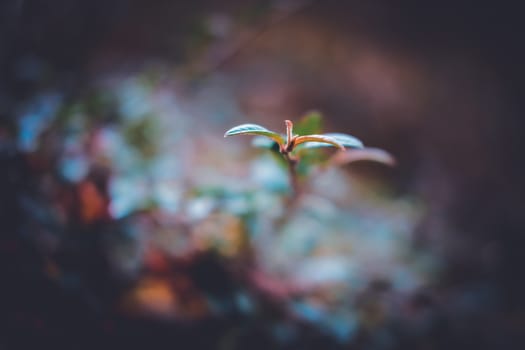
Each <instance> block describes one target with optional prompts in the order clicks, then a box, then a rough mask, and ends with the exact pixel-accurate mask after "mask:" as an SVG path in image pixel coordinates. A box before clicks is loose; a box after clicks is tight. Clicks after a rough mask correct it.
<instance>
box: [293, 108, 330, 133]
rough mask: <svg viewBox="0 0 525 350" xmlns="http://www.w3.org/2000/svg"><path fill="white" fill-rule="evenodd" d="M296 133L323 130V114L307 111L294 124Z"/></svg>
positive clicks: (319, 131)
mask: <svg viewBox="0 0 525 350" xmlns="http://www.w3.org/2000/svg"><path fill="white" fill-rule="evenodd" d="M294 130H295V133H296V134H298V135H309V134H319V133H321V132H322V131H323V116H322V115H321V113H319V112H317V111H312V112H309V113H307V114H306V115H305V116H304V117H302V118H301V120H299V121H298V122H297V123H295V126H294Z"/></svg>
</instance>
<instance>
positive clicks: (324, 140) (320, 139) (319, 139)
mask: <svg viewBox="0 0 525 350" xmlns="http://www.w3.org/2000/svg"><path fill="white" fill-rule="evenodd" d="M305 142H309V143H315V144H321V145H325V146H329V145H331V146H334V147H337V148H339V149H340V150H342V151H344V150H345V146H344V145H343V144H342V143H340V142H339V141H338V140H337V139H335V138H334V137H331V136H328V135H304V136H297V137H296V138H295V143H294V146H298V145H300V144H302V143H305ZM307 145H308V144H307ZM307 147H308V146H307Z"/></svg>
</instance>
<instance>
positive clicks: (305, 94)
mask: <svg viewBox="0 0 525 350" xmlns="http://www.w3.org/2000/svg"><path fill="white" fill-rule="evenodd" d="M274 5H275V3H270V2H264V1H259V2H258V1H227V2H224V3H222V4H220V5H219V4H217V3H216V2H213V1H192V2H180V1H154V2H152V1H143V0H130V1H125V0H109V1H79V0H73V1H71V0H70V1H65V0H61V1H60V0H57V1H52V2H49V1H36V0H33V1H31V0H29V1H14V0H4V1H2V2H1V3H0V115H1V117H2V126H1V129H0V141H1V143H2V145H1V147H2V150H1V154H2V155H1V162H2V166H1V169H2V171H1V177H0V188H1V190H0V196H1V198H2V200H1V202H2V203H1V210H0V218H1V219H0V222H1V227H2V230H1V231H2V232H1V238H0V273H1V275H0V278H1V280H2V284H1V288H0V290H1V292H0V349H4V348H5V349H17V348H33V347H35V346H44V345H46V346H51V347H55V348H56V347H58V348H92V347H95V346H96V347H103V348H109V347H118V348H124V347H130V348H145V347H156V348H165V347H166V348H167V347H176V348H215V347H216V346H217V348H220V347H218V345H216V344H217V342H218V340H217V339H220V338H221V336H222V335H223V334H225V333H227V332H228V330H230V329H231V328H234V327H235V325H237V324H239V323H242V322H246V320H244V319H242V318H241V319H239V317H240V316H238V315H227V316H221V317H212V318H208V319H205V320H204V321H198V322H176V323H173V322H166V321H163V320H156V319H150V318H130V317H127V316H125V315H123V314H121V313H119V312H118V311H116V310H115V309H114V300H115V299H116V298H117V296H118V295H120V293H121V292H122V290H123V289H126V288H127V285H125V284H122V283H120V282H117V281H115V280H114V276H112V275H111V274H109V273H108V264H109V263H108V262H107V261H106V259H105V258H104V255H103V252H102V251H101V249H100V247H98V246H97V244H98V243H97V242H98V241H97V239H93V240H88V241H83V240H82V239H83V238H82V237H84V236H83V235H82V234H81V233H78V232H82V231H83V230H87V231H89V232H90V234H92V235H93V237H97V235H102V234H103V232H104V231H105V230H107V225H108V224H100V223H98V224H92V225H88V226H85V225H80V224H79V225H78V227H76V228H75V230H76V231H77V236H71V237H70V238H68V239H69V240H70V242H69V243H68V244H65V248H63V249H61V250H60V251H59V252H58V253H56V256H55V257H54V258H56V260H57V261H58V264H59V265H61V266H64V268H65V269H68V270H70V271H72V276H75V275H76V274H79V275H81V276H83V278H85V279H84V281H85V282H84V283H85V284H86V285H83V286H77V287H75V288H68V287H67V286H64V284H55V283H52V282H50V281H49V280H48V279H46V277H45V276H44V275H43V274H42V273H41V270H42V266H46V264H47V260H46V259H47V257H46V256H45V254H42V253H41V251H40V250H39V249H37V248H35V244H34V242H33V241H32V240H30V239H27V231H28V228H27V225H26V224H27V221H28V219H27V216H28V215H30V214H28V212H31V213H33V212H32V211H31V209H29V211H28V209H27V207H24V204H23V203H24V200H23V198H25V197H31V196H35V195H36V193H37V192H38V190H37V188H36V187H37V186H36V185H35V183H36V182H38V181H39V180H37V179H38V177H39V176H40V175H41V173H39V172H38V171H36V170H35V167H34V161H35V157H34V156H33V157H31V156H28V155H27V154H26V153H24V152H23V151H20V150H19V149H17V147H16V143H15V142H14V141H13V140H14V139H15V137H14V136H13V135H16V124H17V118H18V115H19V113H20V108H21V106H23V105H24V104H25V103H27V101H31V99H32V98H34V96H37V95H38V93H39V92H41V91H43V90H47V89H50V88H52V89H55V90H59V91H62V92H63V93H64V95H65V98H66V100H67V99H74V98H77V97H78V96H84V95H83V94H86V91H87V90H89V88H90V86H91V82H92V81H94V80H95V79H97V78H99V77H101V76H104V75H105V74H108V73H111V72H130V71H131V72H133V71H136V70H140V69H141V67H143V66H144V65H145V64H146V63H148V64H150V63H151V62H163V63H166V62H168V63H169V64H170V65H173V66H174V67H176V69H180V70H183V73H182V75H183V76H184V77H185V79H186V82H187V83H188V84H189V85H190V86H199V84H201V83H202V81H205V80H206V79H207V78H208V77H209V76H210V75H213V74H216V73H217V72H219V73H223V74H226V75H229V76H233V77H239V79H241V80H242V83H241V86H245V87H251V86H255V88H254V89H255V90H254V91H253V92H251V93H252V94H254V95H257V94H260V93H263V92H264V91H262V92H261V91H259V90H257V86H263V87H264V86H265V84H268V83H269V82H270V83H271V82H272V79H275V80H276V81H277V82H276V83H275V84H276V85H279V84H281V83H280V82H282V81H283V80H282V79H280V78H282V76H284V77H285V78H284V82H285V83H283V84H285V85H286V84H288V85H291V86H292V92H287V93H285V97H284V98H285V99H286V103H284V106H281V105H279V103H277V105H278V106H277V107H275V106H274V105H270V106H269V107H268V106H262V107H261V106H260V104H258V103H260V102H257V100H254V99H250V98H249V97H247V98H246V99H245V100H243V101H244V102H242V103H241V104H242V105H243V106H244V108H245V110H246V111H253V110H255V111H257V112H258V113H259V114H261V115H265V114H272V115H273V116H272V118H274V119H275V120H276V121H275V122H273V123H274V124H273V125H279V124H278V123H279V121H278V120H279V119H283V118H281V116H286V115H296V114H299V113H301V112H302V111H304V110H305V109H309V108H316V109H320V110H322V111H323V112H325V113H326V115H327V116H328V118H329V123H330V125H334V126H337V127H340V128H347V127H349V128H351V129H352V130H356V131H357V132H358V134H359V135H364V137H363V138H364V139H366V140H368V141H369V142H370V143H372V144H376V145H379V146H381V147H383V148H385V149H387V150H389V151H391V152H392V153H393V154H395V155H396V156H397V158H398V163H399V166H398V167H397V168H396V169H395V170H393V171H392V172H390V173H388V177H389V179H390V180H391V181H393V182H394V184H395V185H394V186H395V189H396V191H397V192H398V193H417V194H418V195H420V196H421V197H422V198H424V199H425V201H426V202H427V205H428V213H427V215H426V216H425V218H424V220H423V221H422V222H421V223H420V225H419V227H418V229H417V235H416V238H415V242H414V244H415V245H416V246H419V245H421V246H424V247H427V248H428V249H431V250H432V249H433V250H435V251H436V254H438V255H439V256H440V257H441V258H442V259H443V261H445V262H446V271H445V273H443V274H442V275H441V276H440V279H439V282H438V283H436V286H434V288H435V289H433V290H432V292H430V293H429V294H428V295H427V294H425V293H421V294H420V295H416V296H414V299H412V302H413V303H414V304H413V305H416V306H415V307H420V308H426V307H429V308H431V309H433V310H438V312H437V314H438V316H437V317H436V319H437V321H435V322H434V323H433V324H432V326H431V327H430V330H429V331H428V332H426V333H424V335H423V336H419V335H418V336H414V335H413V334H411V333H410V332H408V331H407V332H406V333H403V332H402V331H401V332H399V334H402V335H401V336H399V337H398V338H396V339H397V340H395V341H391V342H388V341H387V342H386V343H381V342H371V341H369V340H367V339H368V338H367V337H369V336H370V335H366V334H365V335H362V336H361V337H360V338H358V339H357V340H355V341H354V342H352V343H351V344H339V343H337V342H335V341H333V340H332V339H330V338H329V337H326V338H325V337H324V336H323V335H318V334H317V333H316V331H315V330H313V331H310V329H309V328H308V327H310V326H304V327H305V328H304V329H303V328H301V333H300V334H301V335H300V336H299V337H298V340H297V342H296V343H293V344H291V345H287V346H288V347H285V346H282V347H283V348H295V347H294V346H299V347H300V348H303V349H305V348H308V347H309V348H331V347H333V348H337V347H339V346H341V347H350V348H366V349H375V348H388V349H391V348H392V349H394V348H395V349H397V348H400V349H401V348H417V349H439V348H447V349H452V348H454V349H456V348H457V349H492V348H506V349H511V348H516V349H518V348H521V346H522V345H523V335H524V334H525V333H524V331H525V316H524V306H525V305H524V302H525V299H524V298H523V295H524V293H525V279H524V278H523V273H522V271H521V270H522V266H523V263H524V258H523V254H522V249H523V245H524V243H525V239H524V236H523V235H524V232H523V228H524V227H525V225H524V224H525V223H524V216H523V210H524V209H525V206H524V204H523V203H524V202H523V196H524V195H525V193H524V184H523V180H522V179H523V178H524V175H525V174H524V167H523V162H522V158H523V157H522V150H523V149H525V148H524V147H523V137H522V130H523V123H524V122H523V118H522V113H523V110H524V107H525V103H524V99H523V97H522V90H523V81H524V78H525V77H524V69H523V62H524V59H525V57H524V56H525V55H524V46H523V34H524V30H523V29H524V28H523V18H522V15H521V11H520V10H521V8H520V6H519V5H517V4H512V3H492V4H485V3H483V2H467V1H465V2H456V1H440V2H432V3H424V2H420V1H404V2H390V1H367V2H360V1H348V2H345V4H342V2H340V1H312V2H308V3H304V4H299V5H298V7H297V8H296V9H294V10H293V11H290V12H289V13H286V14H285V15H284V16H281V17H278V16H277V19H276V17H275V16H274V15H273V12H272V11H273V10H272V9H273V7H272V6H274ZM214 11H221V13H228V14H231V16H232V17H233V18H234V21H238V22H239V23H240V25H239V26H240V28H245V29H247V34H246V36H243V35H244V33H237V32H235V30H234V31H233V33H230V34H229V35H228V36H227V37H226V38H222V41H220V42H219V44H217V43H216V42H214V41H213V40H212V39H210V38H208V37H207V36H206V35H202V34H201V33H200V32H199V27H198V25H196V23H198V21H199V19H200V18H201V17H202V16H204V15H206V14H209V13H212V12H214ZM246 38H247V39H246ZM309 38H310V39H311V40H309ZM326 42H333V43H334V44H333V46H335V47H338V46H340V47H343V48H346V49H343V51H344V50H347V51H348V52H350V53H346V54H343V56H342V58H341V59H340V61H338V60H337V59H333V57H335V56H334V55H335V53H334V52H332V51H324V52H323V47H324V46H323V43H326ZM232 43H233V44H232ZM230 44H232V45H233V47H234V49H233V50H230V51H228V50H225V51H224V52H226V54H222V53H221V52H223V51H220V49H221V48H223V47H229V46H228V45H230ZM215 47H218V49H219V51H218V52H219V54H214V52H215V51H213V50H211V49H210V48H212V49H213V48H215ZM368 49H370V51H369V53H368V54H369V56H366V55H364V56H361V58H358V59H356V58H355V57H354V56H352V52H365V53H366V52H368V51H366V50H368ZM287 50H289V51H287ZM345 52H346V51H345ZM283 56H284V57H286V59H283V58H282V57H283ZM363 57H364V58H363ZM367 57H368V58H367ZM279 60H280V61H279ZM345 60H348V63H345ZM275 61H279V62H280V63H278V64H275ZM268 62H270V63H268ZM282 62H284V63H282ZM334 62H335V63H334ZM370 62H372V63H370ZM378 62H379V63H378ZM346 64H348V65H349V66H352V64H355V66H354V67H355V68H348V69H347V68H344V67H347V65H346ZM297 67H299V68H297ZM305 67H306V68H305ZM294 69H295V70H294ZM283 72H284V73H283ZM305 72H306V73H307V74H305ZM392 72H393V73H392ZM385 74H386V75H388V74H391V75H390V76H389V77H390V78H389V79H391V80H388V79H386V80H384V79H383V78H382V77H384V76H385ZM277 78H279V79H277ZM374 79H375V80H374ZM392 81H393V82H394V83H393V84H394V85H393V86H394V87H393V88H392V87H391V85H389V84H391V83H392ZM396 82H397V84H398V85H396ZM242 84H245V85H242ZM403 84H408V85H403ZM276 85H270V89H272V88H274V87H275V86H276ZM288 85H287V86H288ZM297 86H301V87H300V88H297ZM389 86H390V87H389ZM399 86H401V87H403V86H405V90H403V91H404V92H402V93H401V95H396V87H399ZM407 86H408V87H407ZM392 91H394V92H392ZM392 93H393V95H389V94H392ZM403 93H404V95H403ZM241 96H242V94H241ZM392 96H393V97H392ZM399 96H401V97H399ZM279 101H280V100H279ZM349 115H353V117H349ZM221 125H222V124H221ZM226 127H227V126H225V128H226ZM32 162H33V163H32ZM358 170H359V169H358ZM362 171H363V172H365V173H366V171H367V169H366V168H365V169H362ZM44 172H45V171H44ZM93 176H95V179H97V176H99V175H96V174H95V175H93ZM100 179H103V175H100ZM100 182H101V184H100V186H101V187H104V184H103V180H100ZM21 198H22V199H21ZM35 210H36V209H35ZM31 215H38V213H33V214H31ZM71 215H74V214H71ZM442 220H445V222H446V224H447V227H449V228H452V229H450V230H445V231H447V232H446V233H443V230H441V229H440V227H439V224H438V223H439V222H441V221H442ZM48 229H49V230H55V229H58V228H54V227H53V226H52V225H51V226H50V227H49V228H48ZM75 230H73V231H75ZM29 231H30V229H29ZM77 245H81V246H82V248H79V247H78V246H77ZM97 254H98V255H97ZM199 259H200V260H199ZM199 259H197V260H196V262H193V263H188V264H186V263H180V266H179V265H177V266H179V267H177V269H179V271H178V273H181V274H187V275H189V276H192V278H194V279H195V280H196V281H200V282H197V285H199V283H200V285H199V286H200V287H202V288H204V289H206V288H208V289H209V288H211V289H212V290H213V289H214V288H217V289H218V293H219V294H220V293H223V292H224V293H228V289H229V288H232V289H234V288H236V287H235V283H238V282H235V281H228V278H229V277H228V276H229V275H228V272H227V271H225V270H223V267H222V265H221V264H220V263H217V262H216V261H214V258H213V257H206V256H205V257H202V258H199ZM177 264H179V263H177ZM185 264H186V265H185ZM210 271H211V272H210ZM210 275H220V276H223V275H224V277H223V278H222V279H220V282H216V281H215V282H214V280H213V278H211V279H210V277H209V276H210ZM72 278H74V277H72ZM210 281H211V282H210ZM65 283H66V285H67V283H68V282H67V281H66V282H65ZM214 283H215V284H217V286H215V285H214ZM210 284H211V286H210ZM93 295H95V296H96V297H93ZM436 295H437V296H436ZM487 295H488V297H487ZM434 297H435V298H437V299H438V300H435V299H434ZM93 298H96V299H97V301H96V302H95V301H92V299H93ZM485 298H486V299H485ZM428 305H431V306H428ZM469 305H470V306H469ZM249 322H253V323H254V324H256V326H254V327H252V328H251V330H250V331H249V332H248V333H246V334H245V335H243V338H242V340H240V341H239V342H238V343H237V345H236V346H237V347H233V348H271V347H276V348H279V346H277V345H275V344H274V343H272V340H271V339H270V338H271V337H269V336H268V335H267V334H266V333H264V331H262V330H261V329H264V327H263V326H260V324H264V322H265V320H264V319H251V320H250V321H249ZM385 344H386V345H385ZM520 345H521V346H520ZM224 348H227V346H226V345H225V346H224Z"/></svg>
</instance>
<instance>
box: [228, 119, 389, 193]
mask: <svg viewBox="0 0 525 350" xmlns="http://www.w3.org/2000/svg"><path fill="white" fill-rule="evenodd" d="M284 123H285V125H286V134H284V135H282V134H279V133H276V132H274V131H271V130H268V129H266V128H265V127H263V126H260V125H257V124H241V125H237V126H235V127H233V128H231V129H230V130H228V131H226V133H225V134H224V137H228V136H234V135H255V136H258V137H263V138H262V139H259V138H258V139H256V141H257V142H256V143H257V145H259V146H262V147H265V148H273V147H274V146H275V145H277V149H278V151H279V153H280V154H282V156H283V157H284V159H285V160H286V162H287V164H288V171H289V175H290V183H291V186H292V190H293V194H294V195H297V194H298V193H299V182H298V176H297V164H298V162H299V155H298V153H299V151H301V152H302V150H304V149H312V148H320V147H335V148H336V149H337V150H338V152H337V153H336V154H335V155H334V156H332V158H331V159H330V161H329V162H328V163H327V164H328V165H343V164H346V163H350V162H354V161H358V160H371V161H376V162H380V163H384V164H387V165H393V164H394V163H395V161H394V158H393V157H392V156H391V155H390V154H389V153H388V152H386V151H383V150H381V149H377V148H365V147H364V145H363V143H362V142H361V141H360V140H359V139H357V138H356V137H354V136H351V135H348V134H342V133H326V134H317V133H316V134H306V135H297V134H294V130H293V127H294V125H293V122H292V121H290V120H285V121H284ZM302 124H303V125H304V124H306V125H308V124H314V127H312V126H311V125H309V127H307V128H305V127H302V129H315V130H316V131H317V130H318V129H319V125H320V116H319V115H318V114H310V115H307V116H306V117H305V118H304V119H303V121H302ZM294 151H295V152H294Z"/></svg>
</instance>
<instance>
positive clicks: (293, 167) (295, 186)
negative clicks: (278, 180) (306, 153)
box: [283, 152, 299, 199]
mask: <svg viewBox="0 0 525 350" xmlns="http://www.w3.org/2000/svg"><path fill="white" fill-rule="evenodd" d="M283 156H284V158H285V159H286V162H287V163H288V175H289V177H290V185H291V186H292V198H293V199H294V198H296V197H297V196H298V195H299V178H298V176H297V159H296V158H294V157H292V156H290V154H289V153H288V152H284V153H283Z"/></svg>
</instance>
